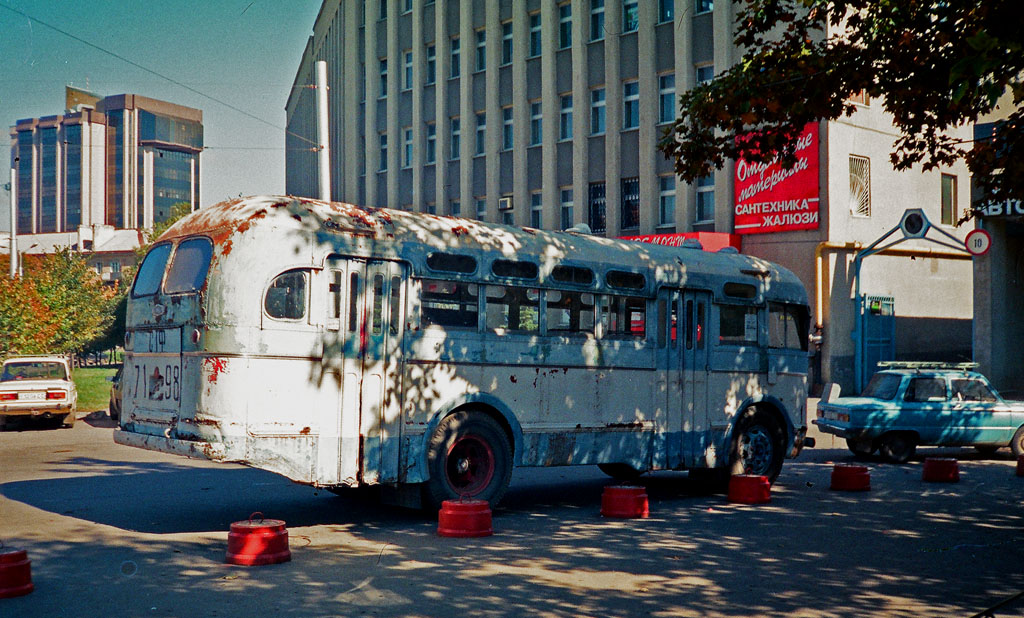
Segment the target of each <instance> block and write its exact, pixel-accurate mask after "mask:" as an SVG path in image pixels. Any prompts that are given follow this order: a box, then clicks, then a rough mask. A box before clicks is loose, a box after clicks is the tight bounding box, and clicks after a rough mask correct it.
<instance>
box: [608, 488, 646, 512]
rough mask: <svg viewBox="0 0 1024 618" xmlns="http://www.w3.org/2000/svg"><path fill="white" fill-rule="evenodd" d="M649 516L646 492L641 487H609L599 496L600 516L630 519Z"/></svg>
mask: <svg viewBox="0 0 1024 618" xmlns="http://www.w3.org/2000/svg"><path fill="white" fill-rule="evenodd" d="M650 514H651V510H650V505H649V504H648V502H647V492H646V491H644V488H643V487H634V486H631V485H611V486H608V487H605V488H604V493H603V494H601V515H604V516H605V517H621V518H627V519H632V518H635V517H647V516H649V515H650Z"/></svg>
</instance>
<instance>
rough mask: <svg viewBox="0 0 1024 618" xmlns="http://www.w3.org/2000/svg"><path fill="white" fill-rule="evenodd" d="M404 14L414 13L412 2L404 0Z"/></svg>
mask: <svg viewBox="0 0 1024 618" xmlns="http://www.w3.org/2000/svg"><path fill="white" fill-rule="evenodd" d="M402 12H403V13H412V0H403V2H402Z"/></svg>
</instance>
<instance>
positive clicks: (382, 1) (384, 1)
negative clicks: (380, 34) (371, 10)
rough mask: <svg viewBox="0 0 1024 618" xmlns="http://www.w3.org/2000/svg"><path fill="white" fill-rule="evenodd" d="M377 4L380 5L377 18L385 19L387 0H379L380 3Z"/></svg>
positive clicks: (386, 15)
mask: <svg viewBox="0 0 1024 618" xmlns="http://www.w3.org/2000/svg"><path fill="white" fill-rule="evenodd" d="M378 6H379V7H380V12H379V13H378V15H377V19H387V18H388V0H380V5H378Z"/></svg>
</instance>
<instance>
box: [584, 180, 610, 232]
mask: <svg viewBox="0 0 1024 618" xmlns="http://www.w3.org/2000/svg"><path fill="white" fill-rule="evenodd" d="M604 196H605V186H604V183H603V182H592V183H590V205H589V209H588V213H587V214H588V215H589V216H588V219H589V221H590V231H592V232H593V233H595V234H604V232H605V227H606V225H605V216H604Z"/></svg>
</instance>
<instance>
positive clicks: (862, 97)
mask: <svg viewBox="0 0 1024 618" xmlns="http://www.w3.org/2000/svg"><path fill="white" fill-rule="evenodd" d="M846 100H847V101H849V102H850V103H856V104H857V105H870V104H871V97H869V96H868V91H867V90H861V91H860V92H855V93H853V94H851V95H850V96H848V97H847V98H846Z"/></svg>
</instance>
